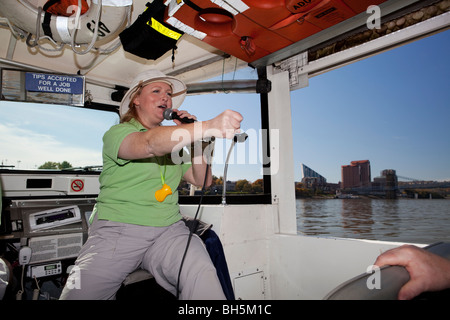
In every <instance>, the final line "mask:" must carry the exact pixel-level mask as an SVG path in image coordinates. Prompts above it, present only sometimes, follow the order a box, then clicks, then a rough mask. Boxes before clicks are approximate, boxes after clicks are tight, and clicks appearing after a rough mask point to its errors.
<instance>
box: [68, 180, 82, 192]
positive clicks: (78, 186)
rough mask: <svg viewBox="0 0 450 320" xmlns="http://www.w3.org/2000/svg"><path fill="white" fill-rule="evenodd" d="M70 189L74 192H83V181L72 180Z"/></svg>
mask: <svg viewBox="0 0 450 320" xmlns="http://www.w3.org/2000/svg"><path fill="white" fill-rule="evenodd" d="M70 188H71V189H72V191H74V192H80V191H83V189H84V181H83V180H80V179H75V180H72V182H71V183H70Z"/></svg>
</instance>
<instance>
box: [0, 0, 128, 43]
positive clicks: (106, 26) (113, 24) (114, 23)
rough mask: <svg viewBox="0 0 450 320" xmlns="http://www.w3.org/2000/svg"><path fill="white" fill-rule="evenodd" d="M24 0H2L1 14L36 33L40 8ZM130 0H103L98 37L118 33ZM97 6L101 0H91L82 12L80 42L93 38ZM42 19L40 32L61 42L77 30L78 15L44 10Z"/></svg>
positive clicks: (109, 37) (69, 41)
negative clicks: (50, 12)
mask: <svg viewBox="0 0 450 320" xmlns="http://www.w3.org/2000/svg"><path fill="white" fill-rule="evenodd" d="M24 1H26V0H22V1H19V0H2V4H1V6H0V15H1V16H2V17H5V18H7V19H8V20H9V22H10V23H11V24H13V25H14V26H15V27H17V28H19V29H21V30H23V31H25V32H27V33H30V34H36V21H37V19H38V18H39V17H38V8H35V7H34V6H31V5H25V4H24V3H22V2H24ZM131 4H132V0H119V1H118V0H115V1H111V0H104V1H103V3H102V6H101V10H102V12H101V21H100V23H99V27H98V38H97V40H102V41H105V42H107V41H110V40H112V39H113V38H115V37H117V36H118V34H117V31H119V30H121V29H123V27H125V22H126V21H127V18H128V14H129V12H130V9H131ZM98 8H99V4H98V0H92V1H91V4H90V6H89V10H88V11H87V12H85V13H84V14H83V15H81V16H80V19H79V23H78V28H76V43H77V44H87V43H90V42H91V41H92V38H93V36H94V29H95V24H96V16H97V13H98ZM44 20H45V24H46V25H47V28H46V30H44V28H43V23H44ZM40 21H41V23H40V30H39V32H40V35H41V36H44V35H47V36H49V37H51V38H52V39H53V40H54V41H56V42H60V43H67V44H70V43H71V35H72V33H73V32H74V30H75V21H76V18H75V15H74V16H71V17H63V16H57V15H51V14H48V13H47V14H46V13H45V12H42V13H41V17H40Z"/></svg>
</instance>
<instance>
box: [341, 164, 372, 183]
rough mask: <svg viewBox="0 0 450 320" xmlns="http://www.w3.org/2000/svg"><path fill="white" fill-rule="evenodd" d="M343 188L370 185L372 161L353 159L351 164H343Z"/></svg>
mask: <svg viewBox="0 0 450 320" xmlns="http://www.w3.org/2000/svg"><path fill="white" fill-rule="evenodd" d="M341 179H342V186H341V187H342V188H344V189H345V188H360V187H370V181H371V176H370V161H369V160H359V161H352V162H351V163H350V165H344V166H341Z"/></svg>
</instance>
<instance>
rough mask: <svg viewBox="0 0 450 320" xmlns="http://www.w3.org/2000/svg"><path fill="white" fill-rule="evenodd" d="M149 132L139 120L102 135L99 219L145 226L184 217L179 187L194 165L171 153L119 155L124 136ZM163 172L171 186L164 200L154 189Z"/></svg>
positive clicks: (96, 207) (159, 224)
mask: <svg viewBox="0 0 450 320" xmlns="http://www.w3.org/2000/svg"><path fill="white" fill-rule="evenodd" d="M138 131H147V129H146V128H144V127H143V126H142V125H141V124H140V123H139V122H138V121H136V120H134V119H133V120H131V121H130V122H125V123H121V124H118V125H115V126H113V127H111V128H110V129H109V130H108V131H107V132H106V133H105V135H104V136H103V171H102V173H101V174H100V178H99V180H100V193H99V196H98V198H97V204H96V205H95V208H94V214H97V215H98V219H104V220H111V221H118V222H125V223H131V224H138V225H144V226H154V227H163V226H169V225H171V224H173V223H175V222H177V221H178V220H180V219H181V215H180V211H179V205H178V191H177V187H178V185H179V183H180V181H181V179H182V177H183V175H184V174H185V173H186V171H187V170H188V169H189V167H190V166H191V164H190V163H189V164H188V163H186V164H184V163H183V164H174V163H173V161H172V160H171V158H170V154H167V155H165V156H162V157H151V158H147V159H139V160H125V159H121V158H119V157H118V152H119V147H120V144H121V143H122V141H123V139H124V138H125V137H126V136H128V135H129V134H130V133H133V132H138ZM161 174H163V175H164V178H165V183H166V184H167V185H169V186H170V188H171V189H172V194H171V195H168V196H167V197H166V198H165V200H164V201H163V202H158V201H157V200H156V198H155V192H156V191H157V190H159V189H161V187H162V181H161Z"/></svg>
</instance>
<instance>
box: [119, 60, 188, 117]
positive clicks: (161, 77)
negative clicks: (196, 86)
mask: <svg viewBox="0 0 450 320" xmlns="http://www.w3.org/2000/svg"><path fill="white" fill-rule="evenodd" d="M152 82H166V83H168V84H170V86H171V87H172V108H173V109H177V108H178V107H179V106H181V104H182V103H183V101H184V98H185V97H186V91H187V88H186V85H185V84H184V82H183V81H181V80H178V79H177V78H174V77H171V76H166V75H165V74H164V73H162V72H161V71H159V70H156V69H150V70H147V71H144V72H142V73H140V74H138V75H137V76H136V78H134V80H133V82H132V83H131V86H130V89H129V90H128V91H127V93H125V95H124V96H123V98H122V102H120V109H119V111H120V115H124V114H125V113H126V112H127V111H128V109H129V105H130V100H131V99H132V97H133V95H134V93H136V92H137V90H138V89H139V88H140V87H141V86H145V85H147V84H149V83H152Z"/></svg>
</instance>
